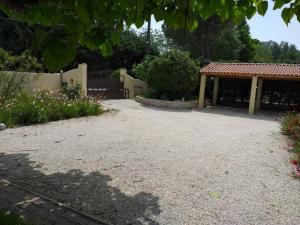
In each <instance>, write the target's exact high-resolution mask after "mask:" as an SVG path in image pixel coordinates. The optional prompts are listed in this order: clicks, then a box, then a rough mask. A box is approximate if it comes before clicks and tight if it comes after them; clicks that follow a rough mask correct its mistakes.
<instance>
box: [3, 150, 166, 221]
mask: <svg viewBox="0 0 300 225" xmlns="http://www.w3.org/2000/svg"><path fill="white" fill-rule="evenodd" d="M38 168H39V167H38V166H34V162H33V161H30V160H29V159H28V156H27V154H3V153H0V177H2V178H4V179H7V180H9V181H11V182H14V183H16V184H18V185H20V186H22V187H25V188H27V189H29V190H32V191H35V192H37V193H40V194H43V195H45V196H47V197H50V198H52V199H54V200H56V201H59V202H62V203H65V204H67V205H70V206H72V207H73V208H75V209H77V210H80V211H82V212H86V213H88V214H90V215H93V216H95V217H98V218H100V219H103V220H105V221H108V222H110V223H112V224H135V225H141V224H149V225H150V224H151V225H158V223H157V222H156V221H155V220H154V219H153V216H154V215H159V214H160V212H161V210H160V208H159V204H158V200H159V197H157V196H153V195H152V194H151V193H146V192H141V193H138V194H136V195H133V196H128V195H126V194H124V193H122V192H121V191H120V190H119V189H118V188H115V187H111V186H109V185H108V182H110V181H111V180H112V179H111V178H110V176H108V175H104V174H101V173H99V172H93V173H89V174H86V173H83V172H82V171H80V170H71V171H68V172H67V173H54V174H51V175H45V174H44V173H42V172H40V171H39V170H38Z"/></svg>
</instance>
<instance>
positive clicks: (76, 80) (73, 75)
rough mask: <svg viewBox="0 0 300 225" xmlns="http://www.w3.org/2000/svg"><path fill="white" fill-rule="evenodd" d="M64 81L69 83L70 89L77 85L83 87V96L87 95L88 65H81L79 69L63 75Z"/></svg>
mask: <svg viewBox="0 0 300 225" xmlns="http://www.w3.org/2000/svg"><path fill="white" fill-rule="evenodd" d="M62 81H63V82H67V83H68V87H74V86H76V85H77V84H78V85H80V87H81V92H82V95H83V96H86V95H87V65H86V64H85V63H84V64H80V65H78V68H77V69H73V70H69V71H67V72H65V73H63V75H62Z"/></svg>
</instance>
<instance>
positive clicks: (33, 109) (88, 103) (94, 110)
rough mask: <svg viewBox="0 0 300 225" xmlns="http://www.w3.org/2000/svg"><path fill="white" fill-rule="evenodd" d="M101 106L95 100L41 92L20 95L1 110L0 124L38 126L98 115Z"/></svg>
mask: <svg viewBox="0 0 300 225" xmlns="http://www.w3.org/2000/svg"><path fill="white" fill-rule="evenodd" d="M101 112H102V109H101V107H100V105H99V104H98V103H97V102H95V101H94V100H93V99H87V98H74V99H69V98H68V97H67V96H66V95H63V94H57V95H51V94H50V93H49V92H45V91H40V92H36V93H34V94H25V93H22V94H19V95H18V96H16V97H15V98H13V99H11V100H9V101H7V102H6V104H5V105H4V107H2V108H1V109H0V122H2V123H5V124H7V126H9V127H12V126H13V125H16V124H24V125H29V124H37V123H44V122H47V121H55V120H60V119H69V118H74V117H81V116H91V115H98V114H100V113H101Z"/></svg>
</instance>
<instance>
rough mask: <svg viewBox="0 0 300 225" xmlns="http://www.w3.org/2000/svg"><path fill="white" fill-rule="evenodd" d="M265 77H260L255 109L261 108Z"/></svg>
mask: <svg viewBox="0 0 300 225" xmlns="http://www.w3.org/2000/svg"><path fill="white" fill-rule="evenodd" d="M263 81H264V80H263V79H258V87H257V95H256V102H255V110H260V104H261V96H262V88H263Z"/></svg>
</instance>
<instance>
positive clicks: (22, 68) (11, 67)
mask: <svg viewBox="0 0 300 225" xmlns="http://www.w3.org/2000/svg"><path fill="white" fill-rule="evenodd" d="M0 70H6V71H18V72H42V71H43V66H42V64H40V63H38V61H37V59H36V58H35V57H34V56H32V55H30V53H29V51H25V52H23V53H22V54H21V55H11V54H9V53H8V52H7V51H5V50H3V49H1V48H0Z"/></svg>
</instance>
